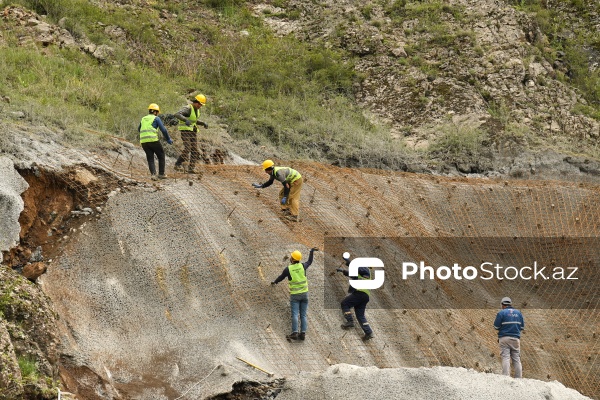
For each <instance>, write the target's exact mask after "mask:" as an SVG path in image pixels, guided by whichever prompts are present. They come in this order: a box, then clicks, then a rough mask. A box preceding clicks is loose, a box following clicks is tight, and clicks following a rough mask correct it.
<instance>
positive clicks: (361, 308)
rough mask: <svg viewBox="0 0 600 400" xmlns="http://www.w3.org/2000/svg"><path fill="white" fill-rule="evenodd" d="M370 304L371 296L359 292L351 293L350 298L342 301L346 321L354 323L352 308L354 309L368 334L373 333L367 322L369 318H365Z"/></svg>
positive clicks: (361, 325)
mask: <svg viewBox="0 0 600 400" xmlns="http://www.w3.org/2000/svg"><path fill="white" fill-rule="evenodd" d="M368 302H369V295H368V294H366V293H365V292H359V291H358V290H357V291H355V292H353V293H350V294H349V295H348V296H346V297H345V298H344V300H342V311H343V312H344V317H346V321H349V322H353V321H352V312H351V311H350V309H351V308H354V313H355V314H356V319H357V320H358V323H359V324H360V327H361V328H362V330H363V331H364V332H365V333H366V334H369V333H373V330H372V329H371V326H369V323H368V322H367V318H366V317H365V309H366V308H367V303H368Z"/></svg>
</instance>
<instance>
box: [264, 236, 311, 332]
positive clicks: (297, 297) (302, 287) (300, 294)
mask: <svg viewBox="0 0 600 400" xmlns="http://www.w3.org/2000/svg"><path fill="white" fill-rule="evenodd" d="M318 250H319V249H317V248H316V247H313V248H312V249H310V254H309V256H308V261H306V262H305V263H301V262H300V260H302V254H301V253H300V252H299V251H298V250H296V251H293V252H292V254H291V255H290V260H291V262H292V263H291V264H290V265H289V266H287V267H285V268H284V269H283V272H282V273H281V275H279V276H278V277H277V279H275V280H274V281H273V282H271V285H276V284H278V283H279V282H281V281H282V280H284V279H285V278H286V277H287V278H288V281H289V282H288V286H289V289H290V308H291V311H292V333H291V334H290V335H287V336H286V338H287V339H289V340H304V339H305V337H306V328H307V327H308V320H307V318H306V311H307V310H308V279H307V278H306V270H307V269H308V267H310V265H311V264H312V261H313V253H314V252H315V251H318ZM298 315H300V333H298Z"/></svg>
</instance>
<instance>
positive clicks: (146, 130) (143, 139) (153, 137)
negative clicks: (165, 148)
mask: <svg viewBox="0 0 600 400" xmlns="http://www.w3.org/2000/svg"><path fill="white" fill-rule="evenodd" d="M155 118H156V115H153V114H148V115H146V116H145V117H144V118H142V122H141V126H140V143H150V142H158V128H154V127H153V126H152V123H153V122H154V119H155Z"/></svg>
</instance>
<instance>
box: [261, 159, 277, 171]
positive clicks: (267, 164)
mask: <svg viewBox="0 0 600 400" xmlns="http://www.w3.org/2000/svg"><path fill="white" fill-rule="evenodd" d="M273 165H275V163H274V162H273V161H271V160H265V161H263V163H262V167H263V169H267V168H271V167H272V166H273Z"/></svg>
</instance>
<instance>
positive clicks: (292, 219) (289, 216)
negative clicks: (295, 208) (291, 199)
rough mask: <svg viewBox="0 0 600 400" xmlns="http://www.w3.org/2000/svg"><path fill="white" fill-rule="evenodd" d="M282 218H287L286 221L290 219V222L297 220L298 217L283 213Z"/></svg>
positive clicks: (298, 219)
mask: <svg viewBox="0 0 600 400" xmlns="http://www.w3.org/2000/svg"><path fill="white" fill-rule="evenodd" d="M283 218H285V219H287V220H288V221H292V222H299V221H300V218H298V216H297V215H292V214H290V215H285V216H284V217H283Z"/></svg>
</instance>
